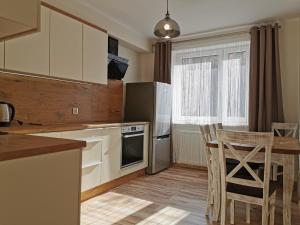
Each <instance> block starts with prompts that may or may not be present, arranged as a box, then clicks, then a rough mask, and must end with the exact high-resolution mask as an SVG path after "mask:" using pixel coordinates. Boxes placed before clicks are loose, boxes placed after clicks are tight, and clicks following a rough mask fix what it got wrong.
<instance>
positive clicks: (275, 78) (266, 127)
mask: <svg viewBox="0 0 300 225" xmlns="http://www.w3.org/2000/svg"><path fill="white" fill-rule="evenodd" d="M278 31H279V27H278V25H277V24H276V25H275V26H274V27H273V26H272V25H267V26H263V27H253V28H252V29H251V53H250V89H249V90H250V93H249V97H250V99H249V130H250V131H271V125H272V122H283V121H284V116H283V105H282V90H281V75H280V62H279V40H278Z"/></svg>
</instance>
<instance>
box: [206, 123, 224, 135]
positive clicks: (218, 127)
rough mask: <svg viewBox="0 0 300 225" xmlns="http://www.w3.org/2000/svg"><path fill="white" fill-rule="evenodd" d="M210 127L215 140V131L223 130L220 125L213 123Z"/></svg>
mask: <svg viewBox="0 0 300 225" xmlns="http://www.w3.org/2000/svg"><path fill="white" fill-rule="evenodd" d="M209 126H210V129H211V132H212V134H213V136H214V138H215V139H217V130H219V129H223V125H222V123H213V124H211V125H209Z"/></svg>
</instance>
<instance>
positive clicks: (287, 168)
mask: <svg viewBox="0 0 300 225" xmlns="http://www.w3.org/2000/svg"><path fill="white" fill-rule="evenodd" d="M294 173H295V156H293V155H283V225H292V213H291V208H292V194H293V189H294Z"/></svg>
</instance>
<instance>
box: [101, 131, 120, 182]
mask: <svg viewBox="0 0 300 225" xmlns="http://www.w3.org/2000/svg"><path fill="white" fill-rule="evenodd" d="M102 139H103V145H102V171H101V184H103V183H106V182H109V181H111V180H114V179H116V178H119V177H120V173H121V148H122V139H121V128H120V127H117V128H105V129H103V130H102Z"/></svg>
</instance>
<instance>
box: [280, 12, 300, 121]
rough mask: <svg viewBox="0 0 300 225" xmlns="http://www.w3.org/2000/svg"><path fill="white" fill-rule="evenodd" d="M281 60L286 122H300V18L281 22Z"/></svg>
mask: <svg viewBox="0 0 300 225" xmlns="http://www.w3.org/2000/svg"><path fill="white" fill-rule="evenodd" d="M281 25H282V28H281V30H280V59H281V76H282V94H283V107H284V115H285V120H286V122H297V121H298V120H299V107H300V98H299V87H300V83H299V67H300V16H299V17H294V18H286V19H283V20H281Z"/></svg>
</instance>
